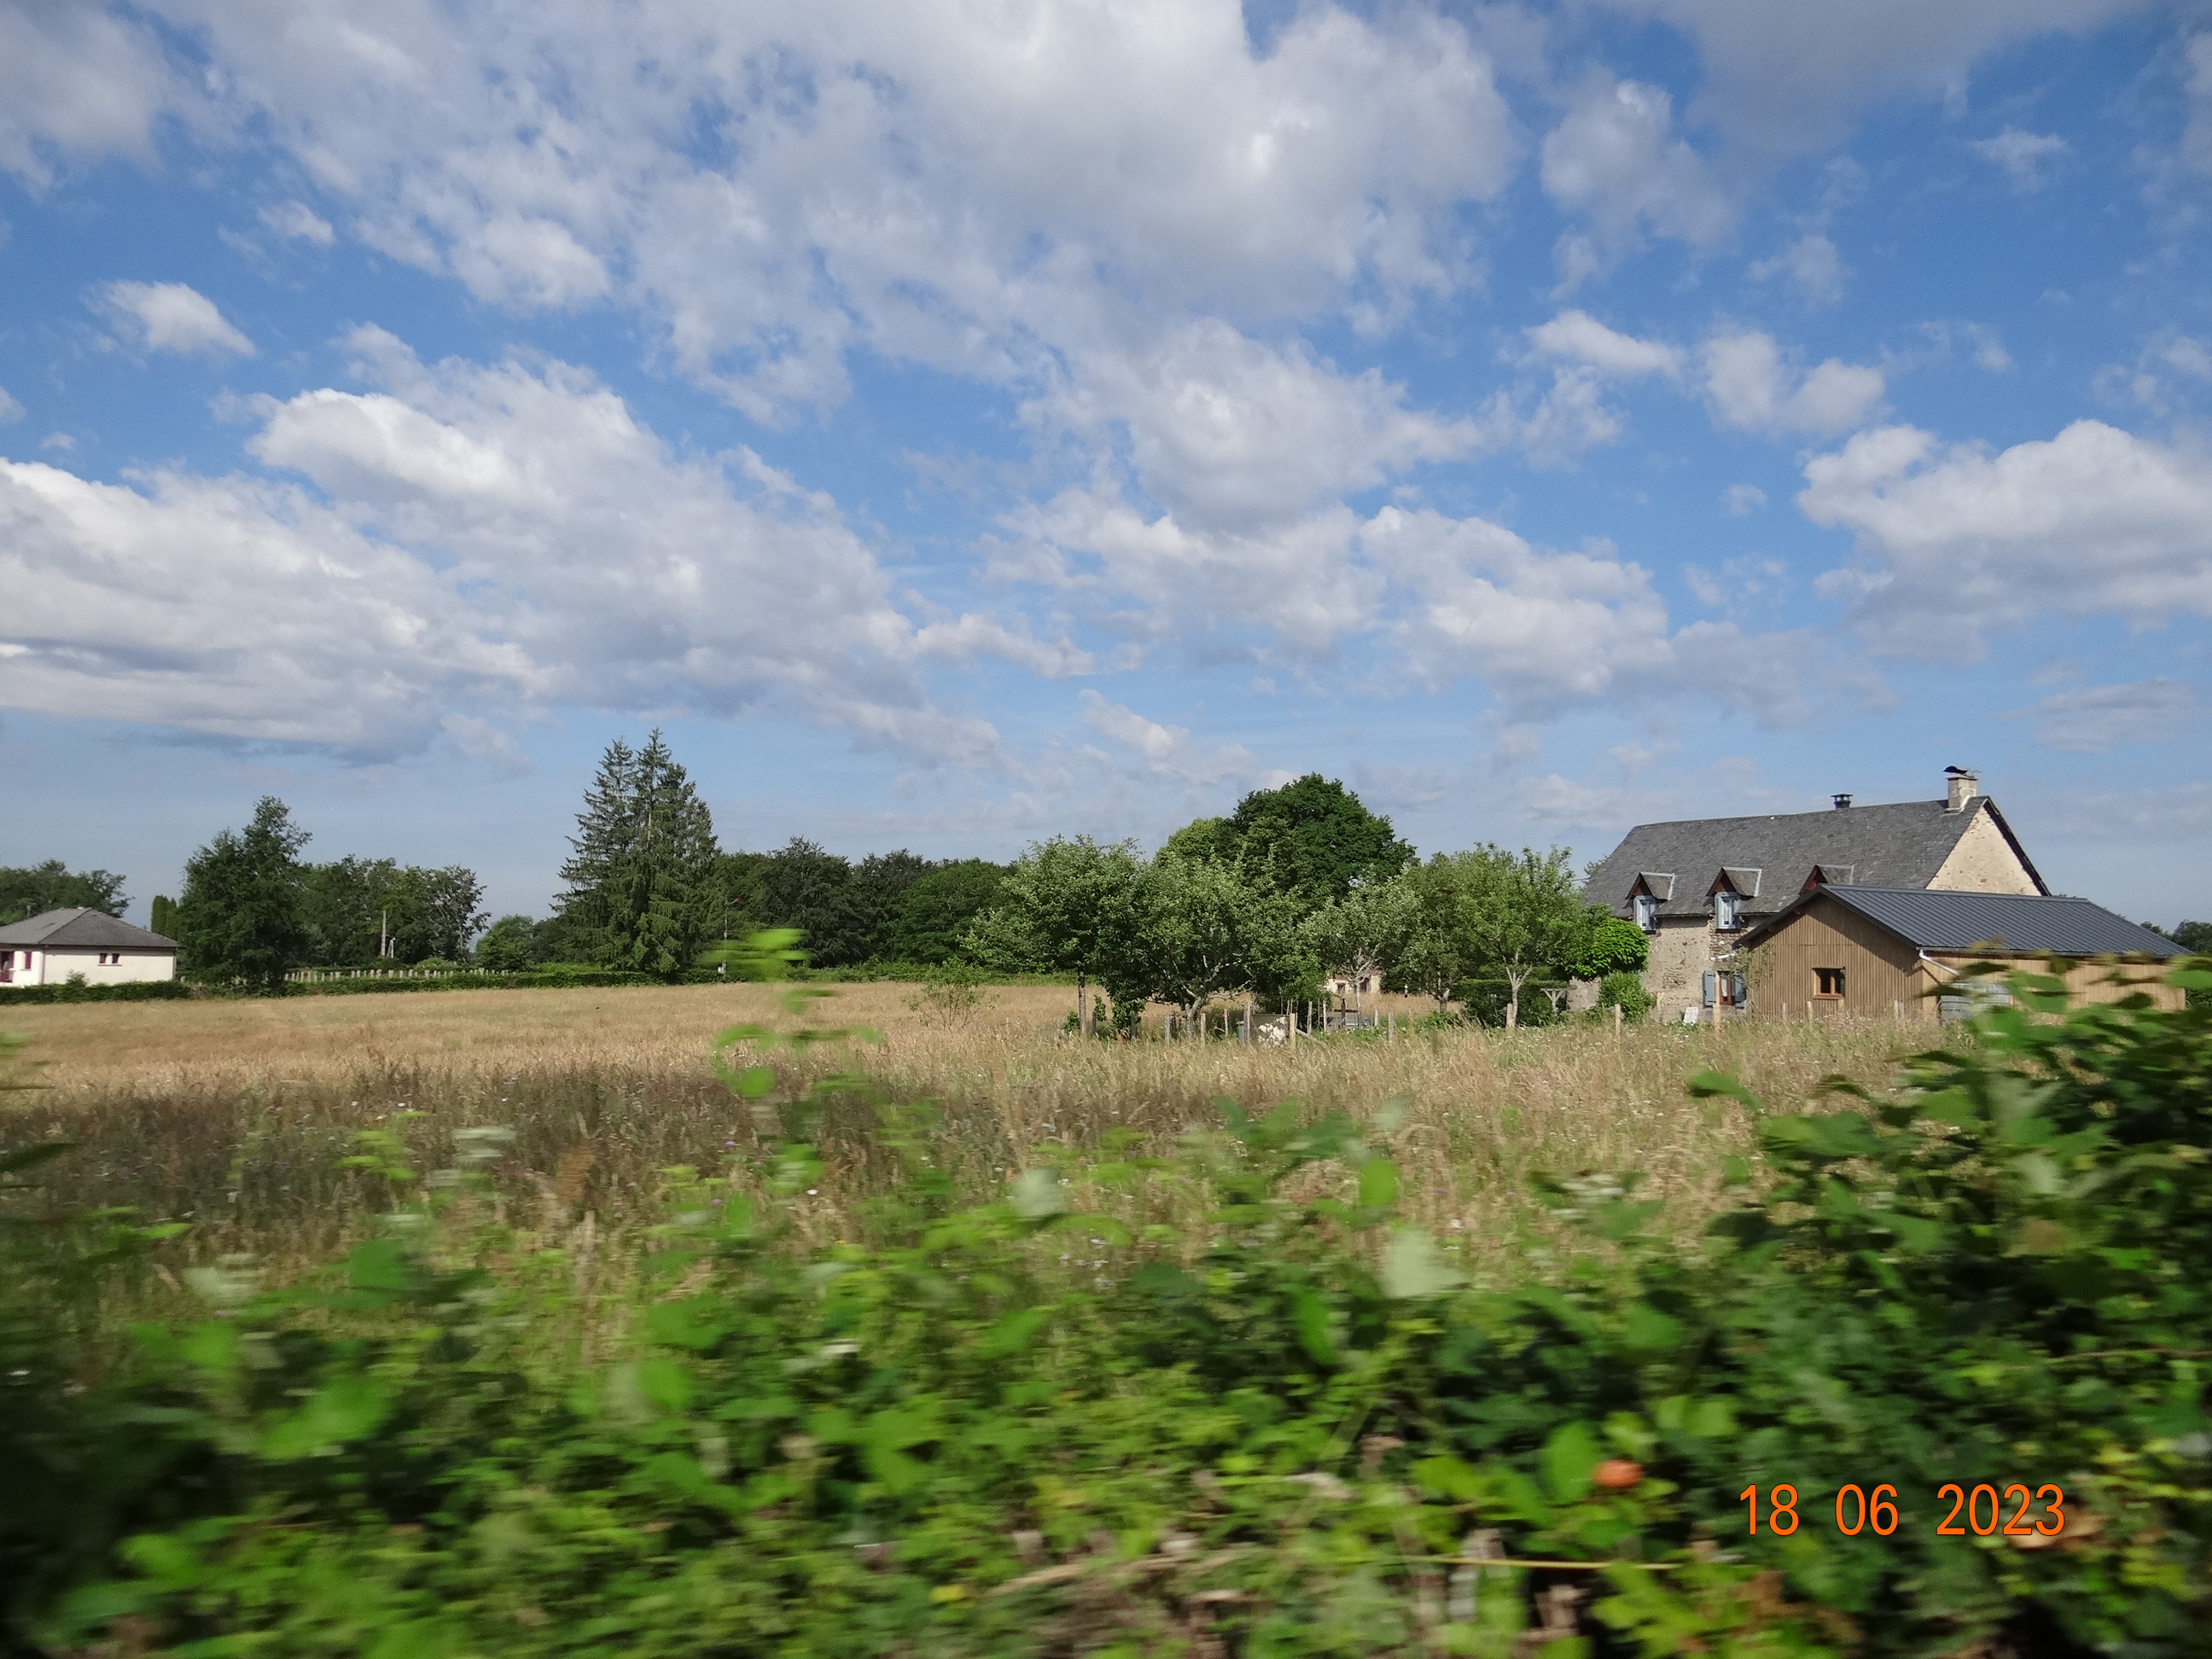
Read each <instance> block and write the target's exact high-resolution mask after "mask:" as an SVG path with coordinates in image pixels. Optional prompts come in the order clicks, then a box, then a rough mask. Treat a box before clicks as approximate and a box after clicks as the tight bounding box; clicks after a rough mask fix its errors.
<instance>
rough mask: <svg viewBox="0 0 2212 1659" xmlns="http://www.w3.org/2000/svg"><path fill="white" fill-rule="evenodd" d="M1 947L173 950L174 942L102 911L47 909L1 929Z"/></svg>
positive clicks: (47, 949)
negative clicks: (26, 919)
mask: <svg viewBox="0 0 2212 1659" xmlns="http://www.w3.org/2000/svg"><path fill="white" fill-rule="evenodd" d="M0 945H15V946H17V947H18V948H20V947H21V946H24V945H28V946H30V947H31V949H33V950H34V951H173V950H175V949H176V948H177V941H176V940H174V939H163V938H162V937H161V935H160V934H159V933H148V932H147V931H146V929H144V928H143V927H132V926H131V924H130V923H129V922H127V921H117V920H116V919H115V918H114V917H113V916H111V915H108V914H107V913H106V911H105V910H88V909H82V908H78V909H71V910H46V911H42V912H40V914H39V915H35V916H33V917H31V918H30V920H28V921H19V922H16V923H15V924H13V925H12V926H10V927H0Z"/></svg>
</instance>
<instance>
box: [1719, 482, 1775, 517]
mask: <svg viewBox="0 0 2212 1659" xmlns="http://www.w3.org/2000/svg"><path fill="white" fill-rule="evenodd" d="M1765 505H1766V492H1765V490H1763V489H1760V488H1759V486H1758V485H1757V484H1747V483H1732V484H1730V485H1729V487H1728V488H1727V489H1723V491H1721V511H1722V512H1723V513H1727V514H1728V515H1729V517H1730V518H1731V519H1741V518H1744V517H1746V516H1747V515H1748V514H1750V513H1755V512H1757V511H1758V510H1759V508H1760V507H1765Z"/></svg>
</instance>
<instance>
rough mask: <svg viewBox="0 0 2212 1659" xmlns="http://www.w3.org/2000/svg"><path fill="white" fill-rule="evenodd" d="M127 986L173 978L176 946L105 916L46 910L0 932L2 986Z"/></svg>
mask: <svg viewBox="0 0 2212 1659" xmlns="http://www.w3.org/2000/svg"><path fill="white" fill-rule="evenodd" d="M76 974H82V975H84V982H85V983H86V984H87V985H131V984H136V983H138V982H140V981H145V980H156V979H174V978H176V976H177V942H176V940H174V939H163V938H162V937H161V934H159V933H149V932H147V930H146V929H144V928H143V927H132V926H131V924H130V923H129V922H127V921H118V920H117V919H116V918H115V917H113V916H111V915H108V914H107V913H106V911H104V910H89V909H82V908H79V909H70V910H48V911H46V912H44V913H42V914H41V915H35V916H33V917H32V918H31V919H30V920H29V921H19V922H15V923H14V924H12V925H11V926H9V927H0V985H62V984H65V983H67V982H68V981H69V979H70V976H71V975H76Z"/></svg>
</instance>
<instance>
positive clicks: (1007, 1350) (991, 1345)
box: [975, 1308, 1052, 1359]
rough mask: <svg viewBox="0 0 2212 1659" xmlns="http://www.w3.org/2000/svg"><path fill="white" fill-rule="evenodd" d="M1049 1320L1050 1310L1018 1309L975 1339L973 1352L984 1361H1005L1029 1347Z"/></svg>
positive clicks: (1050, 1316)
mask: <svg viewBox="0 0 2212 1659" xmlns="http://www.w3.org/2000/svg"><path fill="white" fill-rule="evenodd" d="M1051 1318H1052V1310H1050V1309H1048V1308H1018V1309H1016V1310H1014V1311H1013V1312H1012V1313H1010V1314H1007V1315H1006V1316H1003V1317H1001V1318H1000V1321H999V1322H998V1323H996V1324H995V1325H994V1326H992V1327H991V1328H990V1329H989V1330H987V1331H986V1332H984V1333H983V1334H982V1335H981V1337H980V1338H978V1339H977V1340H976V1343H975V1352H976V1353H977V1354H978V1355H979V1356H980V1357H981V1358H985V1359H1005V1358H1008V1357H1009V1356H1011V1355H1013V1354H1018V1353H1019V1352H1022V1350H1023V1349H1024V1348H1026V1347H1028V1346H1030V1342H1031V1341H1033V1340H1035V1339H1036V1334H1037V1333H1038V1332H1039V1331H1041V1330H1042V1329H1043V1328H1045V1326H1046V1324H1047V1323H1048V1322H1049V1321H1050V1320H1051Z"/></svg>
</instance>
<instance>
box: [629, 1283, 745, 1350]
mask: <svg viewBox="0 0 2212 1659" xmlns="http://www.w3.org/2000/svg"><path fill="white" fill-rule="evenodd" d="M645 1328H646V1329H647V1331H648V1332H650V1333H651V1334H652V1336H653V1340H654V1341H656V1342H665V1343H666V1344H667V1345H668V1346H670V1347H671V1348H690V1349H693V1350H694V1351H696V1352H704V1351H705V1350H707V1349H708V1348H711V1347H713V1346H714V1345H715V1344H716V1343H718V1342H720V1340H722V1339H723V1338H724V1337H726V1336H727V1335H728V1334H730V1322H729V1320H728V1318H727V1316H726V1315H725V1314H724V1312H723V1310H722V1307H721V1304H720V1303H718V1302H717V1301H715V1300H714V1298H713V1297H704V1296H695V1297H691V1298H690V1300H688V1301H684V1302H663V1303H661V1304H659V1305H657V1306H656V1307H654V1308H653V1309H652V1310H650V1311H649V1312H647V1315H646V1316H645Z"/></svg>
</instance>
